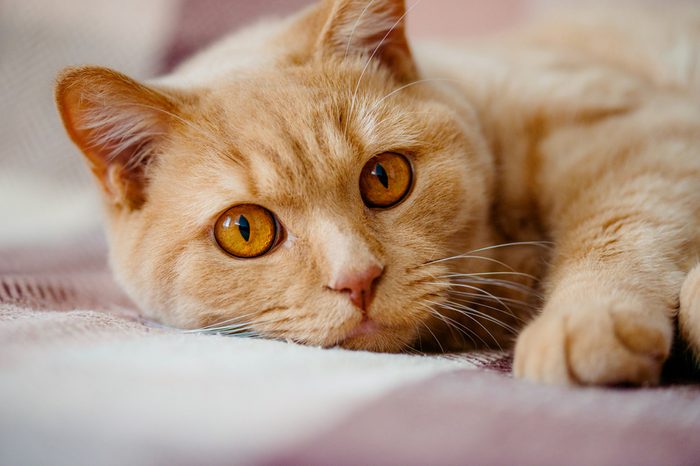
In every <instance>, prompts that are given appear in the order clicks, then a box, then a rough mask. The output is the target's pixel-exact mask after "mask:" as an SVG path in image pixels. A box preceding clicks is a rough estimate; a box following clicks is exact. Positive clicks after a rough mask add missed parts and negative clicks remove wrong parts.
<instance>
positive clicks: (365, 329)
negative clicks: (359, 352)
mask: <svg viewBox="0 0 700 466" xmlns="http://www.w3.org/2000/svg"><path fill="white" fill-rule="evenodd" d="M382 330H384V327H383V326H382V325H381V324H379V323H377V322H376V321H374V320H372V319H370V318H368V317H365V318H363V319H362V321H361V322H360V323H358V324H357V325H356V326H355V327H353V328H352V329H350V331H349V332H348V333H347V335H345V337H344V338H343V339H342V340H340V342H339V343H338V344H337V345H334V346H337V347H341V348H351V349H356V348H359V347H363V346H365V345H363V344H362V341H363V340H367V339H372V338H373V337H375V336H377V335H378V334H380V333H381V332H382Z"/></svg>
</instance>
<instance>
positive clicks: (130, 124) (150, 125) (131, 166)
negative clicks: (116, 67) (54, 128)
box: [56, 67, 178, 210]
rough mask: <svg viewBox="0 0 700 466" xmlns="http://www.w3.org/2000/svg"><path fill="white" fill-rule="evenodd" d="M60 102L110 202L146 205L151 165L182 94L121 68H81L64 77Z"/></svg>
mask: <svg viewBox="0 0 700 466" xmlns="http://www.w3.org/2000/svg"><path fill="white" fill-rule="evenodd" d="M56 104H57V107H58V110H59V113H60V114H61V118H62V119H63V124H64V126H65V128H66V131H67V132H68V135H69V136H70V138H71V139H72V140H73V142H74V143H75V144H76V145H77V146H78V148H79V149H80V150H81V151H82V152H83V154H84V155H85V156H86V159H87V161H88V164H89V165H90V168H91V169H92V172H93V173H94V175H95V177H96V178H97V180H98V181H99V182H100V184H101V186H102V188H103V190H104V192H105V195H106V197H107V199H108V200H109V201H110V203H111V204H112V205H113V206H115V207H117V208H121V207H126V208H128V209H131V210H134V209H138V208H140V207H141V206H142V205H143V204H144V202H145V201H146V190H147V184H148V176H147V171H148V170H147V169H148V167H149V165H150V164H151V163H152V162H153V161H154V158H155V157H156V155H157V154H158V153H159V150H160V148H161V146H162V144H163V142H164V140H165V139H166V138H167V137H168V134H169V133H170V131H171V130H172V128H173V127H174V126H175V125H176V123H177V121H176V120H177V116H176V113H177V108H178V105H177V99H176V97H175V96H174V95H171V94H168V93H166V92H165V91H163V90H159V89H155V88H153V87H150V86H146V85H144V84H141V83H139V82H137V81H135V80H133V79H131V78H129V77H127V76H125V75H123V74H121V73H118V72H116V71H112V70H109V69H106V68H99V67H78V68H70V69H67V70H65V71H64V72H62V73H61V74H60V75H59V77H58V80H57V83H56Z"/></svg>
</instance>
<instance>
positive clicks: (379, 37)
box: [319, 0, 417, 82]
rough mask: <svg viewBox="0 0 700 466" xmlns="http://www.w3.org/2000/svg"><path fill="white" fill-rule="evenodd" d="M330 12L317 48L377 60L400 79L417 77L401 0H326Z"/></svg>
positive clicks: (412, 79) (405, 13)
mask: <svg viewBox="0 0 700 466" xmlns="http://www.w3.org/2000/svg"><path fill="white" fill-rule="evenodd" d="M327 5H328V10H329V11H330V16H329V18H328V21H327V22H326V24H325V26H324V28H323V31H322V33H321V36H320V39H319V50H321V51H322V53H332V54H336V55H341V56H343V57H347V56H362V57H366V58H367V59H373V60H377V61H378V62H380V63H381V64H382V65H384V66H386V67H387V68H388V69H390V70H391V71H392V73H393V74H394V76H395V77H396V78H397V79H398V80H399V81H402V82H409V81H414V80H415V79H417V71H416V67H415V63H414V61H413V57H412V55H411V48H410V46H409V43H408V40H407V38H406V16H407V11H406V5H405V2H404V0H327Z"/></svg>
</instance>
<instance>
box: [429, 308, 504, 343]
mask: <svg viewBox="0 0 700 466" xmlns="http://www.w3.org/2000/svg"><path fill="white" fill-rule="evenodd" d="M430 302H431V303H433V304H434V305H436V306H439V307H443V308H445V309H449V310H452V311H455V312H458V313H460V314H461V315H463V316H464V317H467V318H469V319H471V320H472V321H474V323H476V324H477V325H478V326H479V327H481V328H482V329H483V330H484V331H485V332H486V333H487V334H488V335H489V336H490V337H491V339H493V341H494V343H496V346H498V348H499V349H501V350H502V349H503V348H502V347H501V344H500V343H499V342H498V340H497V339H496V337H494V336H493V334H492V333H491V332H490V331H489V330H488V329H487V328H486V327H485V326H484V325H483V324H482V323H481V322H479V321H478V320H477V319H476V318H474V317H473V316H471V315H469V314H467V313H466V312H460V310H459V309H456V308H454V307H452V306H450V305H448V304H441V303H434V302H432V301H430ZM477 337H478V335H477ZM479 340H481V341H482V342H483V343H484V346H486V347H488V346H489V345H488V344H486V342H485V341H484V340H482V339H481V338H480V337H479Z"/></svg>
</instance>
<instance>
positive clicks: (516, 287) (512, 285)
mask: <svg viewBox="0 0 700 466" xmlns="http://www.w3.org/2000/svg"><path fill="white" fill-rule="evenodd" d="M453 280H456V281H458V282H463V281H464V282H467V283H473V284H478V283H482V284H485V285H491V286H497V287H500V288H506V289H509V290H513V291H518V292H520V293H524V294H529V295H532V296H535V297H536V298H539V299H542V295H540V294H539V292H538V291H537V290H535V289H534V288H532V287H529V286H527V285H523V284H522V283H517V282H512V281H510V280H499V279H495V278H480V277H476V276H474V277H461V278H453Z"/></svg>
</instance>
